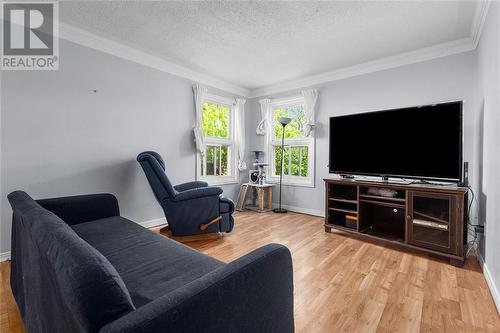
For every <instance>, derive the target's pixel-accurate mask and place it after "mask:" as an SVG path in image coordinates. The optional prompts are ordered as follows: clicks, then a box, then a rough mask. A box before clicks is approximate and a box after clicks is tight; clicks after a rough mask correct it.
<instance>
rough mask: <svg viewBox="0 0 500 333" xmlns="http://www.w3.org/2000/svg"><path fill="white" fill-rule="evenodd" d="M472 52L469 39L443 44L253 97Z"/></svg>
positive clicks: (288, 84) (268, 88)
mask: <svg viewBox="0 0 500 333" xmlns="http://www.w3.org/2000/svg"><path fill="white" fill-rule="evenodd" d="M472 50H474V44H473V42H472V39H471V38H469V37H467V38H462V39H459V40H456V41H452V42H447V43H442V44H438V45H435V46H431V47H426V48H422V49H419V50H415V51H411V52H405V53H400V54H398V55H394V56H390V57H387V58H382V59H378V60H374V61H368V62H365V63H362V64H359V65H354V66H349V67H345V68H341V69H337V70H333V71H329V72H325V73H321V74H316V75H311V76H307V77H304V78H300V79H296V80H291V81H287V82H282V83H278V84H274V85H270V86H266V87H262V88H257V89H254V90H253V91H252V94H251V96H250V97H252V98H255V97H263V96H267V95H271V94H277V93H281V92H285V91H290V90H296V89H301V88H305V87H310V86H316V85H319V84H323V83H326V82H331V81H337V80H342V79H346V78H350V77H354V76H359V75H363V74H368V73H373V72H378V71H382V70H387V69H391V68H396V67H401V66H405V65H410V64H414V63H418V62H422V61H427V60H432V59H436V58H441V57H446V56H450V55H453V54H458V53H462V52H467V51H472Z"/></svg>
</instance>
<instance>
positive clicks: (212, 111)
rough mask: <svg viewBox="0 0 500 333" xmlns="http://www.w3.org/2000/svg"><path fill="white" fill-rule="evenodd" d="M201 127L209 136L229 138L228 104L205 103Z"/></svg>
mask: <svg viewBox="0 0 500 333" xmlns="http://www.w3.org/2000/svg"><path fill="white" fill-rule="evenodd" d="M201 127H202V128H203V133H204V134H205V136H207V137H211V138H222V139H228V138H229V109H228V108H227V106H224V105H217V104H214V103H203V112H202V116H201Z"/></svg>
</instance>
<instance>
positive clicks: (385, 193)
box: [367, 188, 398, 198]
mask: <svg viewBox="0 0 500 333" xmlns="http://www.w3.org/2000/svg"><path fill="white" fill-rule="evenodd" d="M367 192H368V194H372V195H378V196H381V197H386V198H394V197H396V196H397V195H398V192H397V191H394V190H391V189H388V188H369V189H368V191H367Z"/></svg>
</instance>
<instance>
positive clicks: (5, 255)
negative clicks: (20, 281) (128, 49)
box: [0, 251, 10, 262]
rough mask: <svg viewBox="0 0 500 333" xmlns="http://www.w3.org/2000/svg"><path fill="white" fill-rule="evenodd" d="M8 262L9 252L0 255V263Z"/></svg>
mask: <svg viewBox="0 0 500 333" xmlns="http://www.w3.org/2000/svg"><path fill="white" fill-rule="evenodd" d="M7 260H10V251H7V252H2V253H0V262H2V261H7Z"/></svg>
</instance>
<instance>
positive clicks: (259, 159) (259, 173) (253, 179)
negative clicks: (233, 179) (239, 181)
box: [248, 150, 268, 185]
mask: <svg viewBox="0 0 500 333" xmlns="http://www.w3.org/2000/svg"><path fill="white" fill-rule="evenodd" d="M251 152H252V153H254V154H255V161H254V163H253V166H254V170H250V171H249V172H248V182H249V183H251V184H260V185H264V184H265V182H266V172H265V170H264V167H266V166H268V164H267V163H265V162H264V161H263V156H264V152H263V151H261V150H252V151H251Z"/></svg>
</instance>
